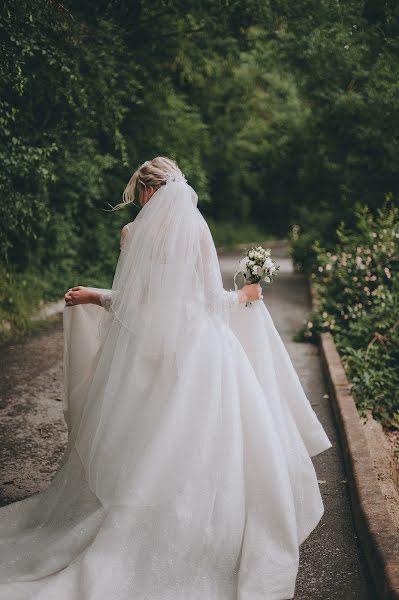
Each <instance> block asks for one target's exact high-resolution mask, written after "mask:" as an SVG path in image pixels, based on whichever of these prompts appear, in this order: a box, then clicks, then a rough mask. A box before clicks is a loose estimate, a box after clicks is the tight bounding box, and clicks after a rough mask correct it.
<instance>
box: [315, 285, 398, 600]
mask: <svg viewBox="0 0 399 600" xmlns="http://www.w3.org/2000/svg"><path fill="white" fill-rule="evenodd" d="M311 295H312V298H313V297H314V292H313V290H311ZM320 351H321V358H322V362H323V367H324V371H325V374H326V376H327V383H328V388H329V391H330V398H331V404H332V407H333V410H334V413H335V417H336V421H337V425H338V433H339V437H340V441H341V446H342V449H343V456H344V461H345V469H346V473H347V478H348V484H349V491H350V497H351V504H352V514H353V518H354V522H355V527H356V531H357V535H358V539H359V542H360V545H361V547H362V550H363V553H364V556H365V558H366V561H367V564H368V568H369V570H370V573H371V576H372V579H373V581H374V585H375V588H376V592H377V597H378V600H399V535H398V534H397V532H396V529H395V526H394V523H393V521H392V519H391V516H390V515H389V513H388V511H387V509H386V507H385V502H384V497H383V495H382V491H381V488H380V485H379V483H378V480H377V476H376V474H375V472H374V468H373V463H372V459H371V455H370V452H369V449H368V445H367V440H366V437H365V433H364V431H363V425H362V422H361V419H360V417H359V414H358V412H357V409H356V405H355V401H354V398H353V396H352V394H351V388H350V384H349V382H348V379H347V377H346V373H345V370H344V367H343V364H342V361H341V358H340V356H339V354H338V351H337V348H336V346H335V343H334V340H333V337H332V335H331V334H330V333H322V334H321V339H320Z"/></svg>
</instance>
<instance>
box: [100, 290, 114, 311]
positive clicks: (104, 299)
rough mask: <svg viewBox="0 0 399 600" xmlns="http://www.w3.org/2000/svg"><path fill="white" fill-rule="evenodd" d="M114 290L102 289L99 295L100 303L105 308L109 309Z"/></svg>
mask: <svg viewBox="0 0 399 600" xmlns="http://www.w3.org/2000/svg"><path fill="white" fill-rule="evenodd" d="M114 295H115V292H113V290H107V291H104V292H103V293H102V294H101V296H100V304H101V306H102V307H103V308H105V310H107V311H110V310H111V306H112V301H113V298H114Z"/></svg>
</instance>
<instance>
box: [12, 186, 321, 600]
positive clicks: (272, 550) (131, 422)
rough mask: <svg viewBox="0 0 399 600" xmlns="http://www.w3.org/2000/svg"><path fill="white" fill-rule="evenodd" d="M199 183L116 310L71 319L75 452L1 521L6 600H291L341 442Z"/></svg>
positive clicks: (71, 314)
mask: <svg viewBox="0 0 399 600" xmlns="http://www.w3.org/2000/svg"><path fill="white" fill-rule="evenodd" d="M197 200H198V199H197V195H196V193H195V192H194V190H193V189H192V188H191V187H190V186H189V185H188V184H187V183H186V182H185V181H169V182H168V183H167V184H166V185H164V186H162V187H160V188H159V189H158V190H157V191H156V192H155V193H154V194H153V196H152V197H151V199H150V200H149V201H148V202H147V203H146V204H145V205H144V207H143V208H142V210H141V211H140V213H139V214H138V216H137V218H136V219H135V221H134V222H133V223H130V224H129V231H128V234H127V236H126V238H125V239H124V241H123V243H122V246H121V254H120V257H119V261H118V265H117V268H116V272H115V277H114V282H113V286H112V290H103V291H102V305H103V306H102V307H99V306H94V305H78V306H74V307H68V308H65V310H64V327H65V354H64V360H65V365H64V366H65V403H64V409H65V418H66V421H67V423H68V427H69V441H68V447H67V450H66V452H65V455H64V458H63V461H62V464H61V467H60V468H59V470H58V472H57V474H56V476H55V478H54V480H53V481H52V483H51V484H50V486H49V488H48V489H47V490H46V491H44V492H42V493H39V494H35V495H33V496H32V497H30V498H27V499H25V500H23V501H20V502H16V503H14V504H11V505H9V506H7V507H4V508H2V509H0V598H1V599H2V600H25V599H28V598H29V599H34V600H53V599H54V600H89V599H90V600H257V599H262V600H287V599H288V598H292V597H293V596H294V590H295V580H296V576H297V571H298V554H299V546H300V544H301V543H302V542H303V541H304V540H305V539H306V537H307V536H308V535H309V533H310V532H311V531H312V530H313V529H314V527H315V526H316V525H317V523H318V522H319V520H320V518H321V516H322V514H323V503H322V499H321V496H320V492H319V488H318V482H317V477H316V474H315V471H314V468H313V464H312V461H311V458H310V457H311V456H314V455H315V454H317V453H319V452H322V451H324V450H326V449H327V448H329V447H330V446H331V444H330V441H329V440H328V438H327V436H326V434H325V432H324V430H323V428H322V426H321V424H320V423H319V421H318V419H317V417H316V415H315V413H314V411H313V409H312V408H311V406H310V403H309V401H308V399H307V398H306V396H305V394H304V391H303V389H302V386H301V384H300V382H299V379H298V376H297V374H296V372H295V370H294V368H293V366H292V363H291V361H290V359H289V356H288V354H287V351H286V349H285V347H284V345H283V343H282V341H281V339H280V337H279V335H278V333H277V331H276V329H275V327H274V325H273V322H272V320H271V317H270V315H269V313H268V311H267V309H266V307H265V305H264V304H263V302H261V301H257V302H253V303H252V306H250V307H246V306H245V305H244V304H240V303H239V302H238V294H237V292H236V291H227V290H224V289H223V286H222V279H221V274H220V268H219V264H218V259H217V254H216V250H215V246H214V243H213V240H212V237H211V234H210V231H209V228H208V226H207V224H206V222H205V220H204V219H203V217H202V215H201V213H200V211H199V210H198V208H197Z"/></svg>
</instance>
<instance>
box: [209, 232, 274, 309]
mask: <svg viewBox="0 0 399 600" xmlns="http://www.w3.org/2000/svg"><path fill="white" fill-rule="evenodd" d="M200 252H201V256H200V262H201V265H200V268H201V272H202V277H203V280H204V286H205V296H206V303H207V305H208V307H210V308H211V310H214V311H218V310H219V311H220V310H221V311H222V312H223V313H227V314H228V313H229V312H230V311H231V310H234V309H235V308H236V307H237V306H238V304H240V303H244V302H252V301H255V300H260V299H262V298H263V296H262V288H261V286H260V284H259V283H253V284H246V285H244V286H243V287H242V288H241V289H240V290H225V289H224V288H223V282H222V276H221V272H220V267H219V259H218V256H217V253H216V248H215V244H214V242H213V239H212V235H211V232H210V230H209V227H208V225H207V223H206V221H204V222H203V229H202V233H201V240H200Z"/></svg>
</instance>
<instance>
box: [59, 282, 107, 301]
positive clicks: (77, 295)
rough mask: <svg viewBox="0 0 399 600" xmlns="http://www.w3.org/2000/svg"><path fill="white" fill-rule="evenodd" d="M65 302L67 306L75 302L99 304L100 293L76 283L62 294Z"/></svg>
mask: <svg viewBox="0 0 399 600" xmlns="http://www.w3.org/2000/svg"><path fill="white" fill-rule="evenodd" d="M64 298H65V304H66V305H67V306H75V305H76V304H98V305H100V298H101V294H100V293H99V292H95V291H93V290H91V289H89V288H86V287H83V286H81V285H77V286H76V287H73V288H71V289H70V290H68V291H67V293H66V294H65V295H64Z"/></svg>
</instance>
